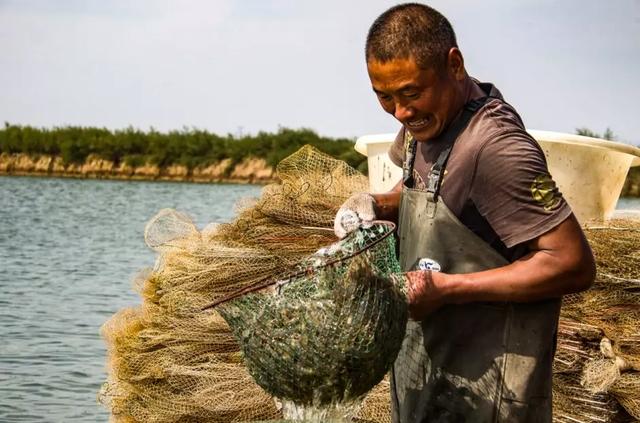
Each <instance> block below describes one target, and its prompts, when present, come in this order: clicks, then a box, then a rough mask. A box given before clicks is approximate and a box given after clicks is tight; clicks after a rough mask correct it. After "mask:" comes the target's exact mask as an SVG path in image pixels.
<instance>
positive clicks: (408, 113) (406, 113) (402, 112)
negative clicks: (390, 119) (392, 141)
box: [393, 104, 413, 122]
mask: <svg viewBox="0 0 640 423" xmlns="http://www.w3.org/2000/svg"><path fill="white" fill-rule="evenodd" d="M393 115H394V116H395V118H396V119H398V120H399V121H400V122H404V121H405V120H406V119H409V118H411V117H412V116H413V109H412V108H411V107H408V106H406V105H402V104H396V107H395V111H394V112H393Z"/></svg>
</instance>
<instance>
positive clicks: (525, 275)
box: [434, 217, 595, 303]
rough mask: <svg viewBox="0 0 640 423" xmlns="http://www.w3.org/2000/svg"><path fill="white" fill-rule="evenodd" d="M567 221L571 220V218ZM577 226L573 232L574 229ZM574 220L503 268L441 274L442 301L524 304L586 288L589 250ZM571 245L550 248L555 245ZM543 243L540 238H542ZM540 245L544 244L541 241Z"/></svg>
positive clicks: (590, 274)
mask: <svg viewBox="0 0 640 423" xmlns="http://www.w3.org/2000/svg"><path fill="white" fill-rule="evenodd" d="M570 219H573V217H571V218H570ZM576 227H577V229H576ZM579 230H580V229H579V226H578V224H577V222H575V220H574V219H573V220H569V219H568V221H567V222H565V223H563V224H561V225H560V226H559V227H558V228H557V229H555V231H556V233H552V234H550V236H548V237H550V238H551V239H550V240H549V241H547V242H548V243H550V244H551V245H546V246H544V245H543V246H534V248H535V247H537V249H535V250H534V251H532V252H531V253H529V254H528V255H526V256H525V257H523V258H521V259H519V260H517V261H515V262H513V263H511V264H509V265H507V266H504V267H500V268H496V269H491V270H487V271H484V272H478V273H469V274H463V275H443V278H442V279H441V280H438V279H439V278H437V277H436V278H434V282H440V283H442V289H443V292H444V296H445V300H446V302H451V303H467V302H472V301H514V302H528V301H537V300H542V299H546V298H553V297H560V296H562V295H566V294H570V293H574V292H579V291H582V290H584V289H586V288H588V287H589V286H590V285H591V283H592V281H593V279H594V276H595V264H594V260H593V255H592V254H591V250H590V248H589V246H588V244H587V243H586V240H585V239H584V236H582V233H581V232H579V233H576V231H579ZM568 238H569V239H570V238H573V239H574V241H573V244H572V245H570V246H567V245H566V244H565V245H564V246H563V248H554V247H555V246H554V245H553V243H555V242H563V241H564V242H567V241H568ZM543 241H544V239H543ZM543 243H544V242H543Z"/></svg>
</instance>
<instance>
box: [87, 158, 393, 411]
mask: <svg viewBox="0 0 640 423" xmlns="http://www.w3.org/2000/svg"><path fill="white" fill-rule="evenodd" d="M277 172H278V176H279V178H280V182H279V183H277V184H273V185H269V186H266V187H265V188H264V189H263V192H262V194H261V196H260V198H258V199H255V200H249V201H245V202H243V203H241V204H239V205H238V208H237V217H236V218H235V219H234V220H233V221H231V222H229V223H223V224H218V225H210V226H207V227H205V228H204V229H203V230H202V231H198V230H197V228H196V227H195V225H194V224H193V223H192V220H191V219H190V218H189V217H188V216H187V215H185V214H183V213H179V212H177V211H175V210H162V211H161V212H160V213H158V215H157V216H155V217H154V218H153V219H151V221H150V222H149V223H148V224H147V226H146V228H145V242H146V243H147V245H148V246H149V247H151V248H152V249H153V250H155V251H156V252H157V260H156V263H155V265H154V267H153V268H152V269H148V270H146V271H144V272H142V273H141V274H140V276H139V277H138V278H137V280H136V281H135V283H134V285H135V288H136V290H137V292H138V293H139V294H140V297H141V300H142V302H141V305H139V306H137V307H133V308H128V309H124V310H121V311H120V312H118V313H116V314H115V315H114V316H113V317H112V318H111V319H109V320H108V321H107V322H106V323H105V324H104V325H103V327H102V330H101V332H102V335H103V337H104V339H105V342H106V344H107V372H108V378H107V381H106V382H105V383H104V384H103V386H102V389H101V391H100V393H99V396H98V399H99V401H100V402H101V403H102V404H104V405H105V406H106V407H107V408H108V409H109V410H110V411H111V420H112V421H115V422H202V421H207V422H242V421H260V420H265V421H266V420H278V419H282V418H284V415H283V404H282V402H280V401H274V399H273V397H272V396H271V395H270V394H268V393H267V392H266V391H265V390H264V389H262V388H260V386H259V385H257V384H256V383H255V381H254V379H253V378H252V377H251V375H250V374H249V372H248V370H247V366H246V365H245V364H244V360H243V353H242V351H241V348H240V345H239V344H238V342H237V340H236V339H235V337H234V336H233V333H232V331H231V328H230V327H229V325H228V324H227V322H226V321H225V320H224V319H223V318H222V316H221V315H220V313H219V312H218V309H217V308H214V309H211V310H206V311H205V312H203V308H205V307H206V306H208V305H211V304H214V303H216V302H220V301H221V300H224V299H228V298H229V297H230V296H231V295H233V294H235V293H238V292H242V291H244V290H245V289H251V288H252V287H255V286H256V285H260V284H263V283H265V282H267V281H269V280H273V279H274V278H276V277H277V276H279V275H280V276H281V275H286V274H289V273H290V272H291V271H293V270H295V266H296V265H297V264H299V263H300V262H301V260H303V259H304V258H305V257H308V256H310V255H312V254H313V253H315V252H316V251H318V250H319V249H320V248H322V247H326V246H329V245H331V244H333V243H334V242H336V241H337V239H336V238H335V236H334V234H333V231H332V230H331V228H332V226H333V217H334V215H335V213H336V212H337V210H338V208H339V207H340V205H341V204H342V203H343V202H344V201H345V200H346V199H347V198H348V197H349V196H350V195H352V194H353V193H355V192H361V191H366V190H367V188H368V180H367V178H366V177H365V176H363V175H361V174H360V173H358V172H357V171H355V170H354V169H352V168H351V167H349V166H348V165H346V164H345V163H344V162H342V161H338V160H335V159H333V158H331V157H329V156H327V155H325V154H323V153H320V152H319V151H317V150H315V149H313V148H312V147H309V146H307V147H304V148H302V149H301V150H299V151H298V152H297V153H295V154H293V155H292V156H290V157H288V158H287V159H285V160H283V161H282V162H281V163H280V164H279V166H278V168H277ZM390 240H391V238H389V240H387V241H385V242H387V244H386V247H388V246H389V245H388V242H390ZM381 247H382V244H381ZM315 259H318V257H316V258H315ZM321 259H324V258H321ZM363 259H364V257H363ZM372 259H373V261H375V260H376V256H375V254H373V255H372V256H370V257H369V258H367V260H372ZM351 261H353V260H351ZM347 263H349V264H348V265H344V266H337V267H338V268H339V267H342V270H340V269H336V270H335V271H333V270H329V269H327V272H320V271H318V272H317V274H316V276H318V277H320V276H321V275H324V276H323V278H324V279H326V282H327V283H330V282H331V280H330V279H331V277H334V279H333V283H335V284H342V294H341V295H342V296H343V297H344V296H345V295H349V293H350V292H353V291H354V289H355V290H356V291H357V289H356V287H355V285H354V284H349V283H348V280H347V279H348V278H347V276H346V274H345V275H342V274H341V273H340V272H342V273H344V272H345V271H349V272H353V274H352V276H354V277H359V276H358V274H362V273H363V272H366V271H367V270H363V267H362V262H361V263H360V264H358V261H353V263H350V261H345V264H347ZM334 273H335V274H334ZM342 276H344V277H342ZM365 276H366V278H369V276H371V279H370V282H369V283H367V284H365V285H366V287H367V288H366V289H363V290H361V291H358V292H357V294H359V295H361V296H363V299H364V298H368V297H366V296H367V295H368V294H369V293H371V292H374V291H375V289H378V288H382V291H383V292H385V293H388V294H390V295H391V296H389V297H385V298H391V297H392V295H395V294H394V290H393V289H392V288H391V287H390V283H389V280H388V278H386V275H385V274H382V273H381V274H379V275H378V274H376V275H365ZM367 280H369V279H367ZM289 285H290V286H289V287H288V288H286V287H285V289H283V294H286V295H293V292H294V291H295V290H296V289H295V288H296V287H297V286H298V284H296V283H291V284H289ZM385 289H386V291H385ZM337 292H338V291H336V293H337ZM353 293H354V294H356V292H353ZM252 295H253V296H257V295H259V294H258V293H255V294H252ZM260 295H261V294H260ZM335 300H336V298H334V299H333V301H335ZM238 301H240V302H241V300H238ZM329 303H331V301H329V300H327V304H329ZM365 303H366V301H365ZM231 304H234V307H235V306H237V305H238V303H235V302H231V303H229V305H231ZM345 304H346V303H345ZM374 304H375V302H371V303H369V307H371V306H373V305H374ZM357 305H358V304H351V306H350V307H356V306H357ZM334 309H335V310H337V309H338V307H335V308H334ZM365 309H366V307H365ZM348 310H349V309H348V308H345V309H344V311H345V312H346V311H348ZM243 316H249V315H243ZM334 317H336V316H335V315H334ZM338 317H339V315H338ZM236 318H237V319H240V318H241V317H240V315H238V316H236ZM338 322H340V320H339V319H338V320H336V321H335V323H338ZM372 322H373V323H375V320H373V321H372ZM373 323H372V325H371V327H370V328H369V329H370V330H371V332H370V333H379V332H376V331H375V327H374V326H375V325H374V324H373ZM261 330H264V328H263V329H261ZM236 331H237V328H236ZM362 339H364V338H362ZM363 346H365V349H366V346H368V344H367V342H365V341H363ZM363 351H364V350H363ZM311 364H313V363H311ZM379 373H380V372H378V373H376V376H375V377H371V378H370V380H368V381H367V382H368V383H374V382H375V379H376V378H378V377H379ZM356 384H357V383H356ZM354 386H355V385H354ZM360 386H364V385H360ZM381 392H387V393H388V382H385V381H382V382H381V383H380V384H379V386H378V387H376V388H375V389H373V391H372V393H371V397H367V398H366V399H365V400H364V403H363V406H362V407H361V408H360V410H359V412H358V416H362V419H361V421H363V422H365V421H370V420H369V417H372V416H376V415H378V414H382V415H385V416H386V415H387V414H386V413H385V412H384V410H385V409H387V408H388V404H387V403H386V402H385V401H382V402H381V404H380V401H371V400H370V398H378V397H384V398H386V397H387V395H385V394H380V393H381ZM361 393H362V392H361V391H358V390H353V391H351V390H349V389H346V390H344V392H343V394H342V395H344V396H345V398H350V397H352V396H357V395H358V394H361ZM336 395H338V396H339V394H336ZM379 410H383V411H379Z"/></svg>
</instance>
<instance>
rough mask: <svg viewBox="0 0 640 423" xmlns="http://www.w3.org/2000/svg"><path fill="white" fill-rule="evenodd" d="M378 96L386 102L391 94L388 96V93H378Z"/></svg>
mask: <svg viewBox="0 0 640 423" xmlns="http://www.w3.org/2000/svg"><path fill="white" fill-rule="evenodd" d="M378 98H379V99H380V100H381V101H385V102H386V101H390V100H391V96H390V95H387V94H378Z"/></svg>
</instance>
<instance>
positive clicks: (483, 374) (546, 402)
mask: <svg viewBox="0 0 640 423" xmlns="http://www.w3.org/2000/svg"><path fill="white" fill-rule="evenodd" d="M486 100H487V99H486V98H484V99H482V100H479V101H478V100H475V101H472V102H471V103H468V104H467V105H465V109H464V110H463V113H462V116H461V117H460V118H459V119H457V121H456V122H454V123H453V124H452V125H451V128H450V129H449V130H448V131H447V134H446V136H449V137H451V138H452V139H453V140H455V138H457V137H458V135H459V134H460V133H461V132H462V130H464V128H465V127H466V125H467V124H468V122H469V120H470V119H471V117H472V116H473V114H474V113H475V112H476V111H477V110H478V109H479V108H480V107H482V105H483V104H484V103H485V102H486ZM407 134H408V131H407ZM409 138H411V136H410V135H409ZM408 143H409V148H408V151H407V159H406V161H405V169H404V181H405V184H404V188H403V191H402V199H401V204H400V214H399V222H398V223H399V226H398V234H399V238H400V264H401V266H402V270H403V271H410V270H416V269H417V268H418V263H419V261H420V260H421V259H423V258H427V259H431V260H433V261H435V262H437V263H438V264H439V265H440V267H441V270H442V271H443V272H445V273H450V274H456V273H470V272H478V271H482V270H487V269H492V268H496V267H500V266H504V265H506V264H508V261H507V260H506V259H505V258H504V257H502V256H501V255H500V254H499V253H498V252H497V251H495V250H494V249H493V248H491V247H490V246H489V245H488V244H487V243H486V242H485V241H483V240H482V239H481V238H479V237H478V236H477V235H476V234H474V233H473V232H472V231H471V230H470V229H468V228H467V227H466V226H464V224H462V223H461V222H460V221H459V220H458V219H457V217H456V216H455V215H454V214H453V213H452V212H451V211H450V210H449V209H448V208H447V206H446V205H445V204H444V203H443V202H442V201H439V198H438V193H439V189H440V183H441V175H442V174H444V168H445V166H446V162H447V160H448V157H449V154H450V153H451V149H452V148H453V143H451V145H452V146H451V147H449V148H448V149H447V150H445V151H444V152H443V153H442V154H441V155H440V156H439V157H438V160H437V161H436V162H435V163H434V165H433V167H432V169H431V172H430V174H429V178H428V181H427V190H426V191H419V190H415V189H413V188H412V174H413V160H414V157H415V149H416V142H415V140H413V139H409V140H408ZM559 311H560V300H559V299H553V300H546V301H540V302H535V303H498V302H495V303H469V304H462V305H446V306H444V307H442V308H441V309H439V310H437V311H436V312H435V313H433V314H431V315H429V316H428V317H427V318H426V319H425V320H424V321H422V322H416V321H409V323H408V324H407V331H406V335H405V339H404V341H403V344H402V348H401V350H400V353H399V354H398V358H397V359H396V361H395V363H394V366H393V369H392V378H391V406H392V417H393V421H394V422H395V423H427V422H428V423H437V422H447V423H449V422H550V421H551V365H552V362H553V354H554V350H555V335H556V330H557V322H558V316H559Z"/></svg>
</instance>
